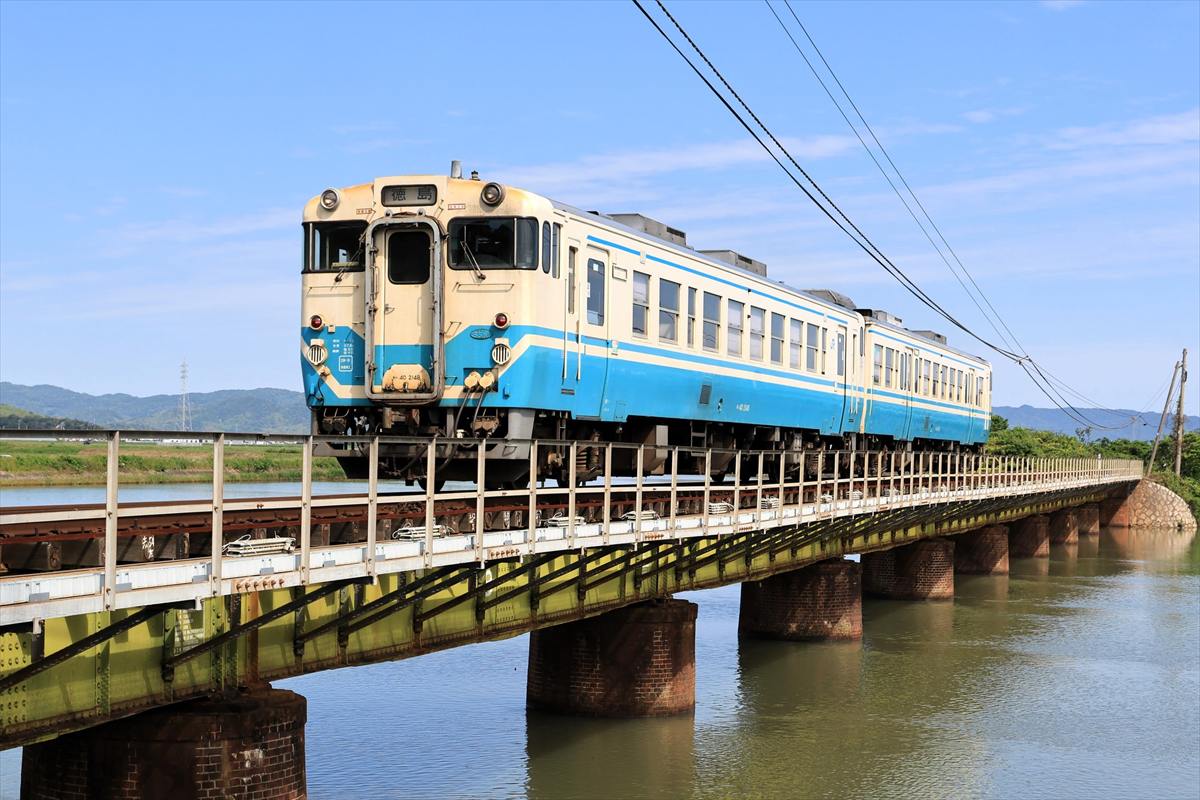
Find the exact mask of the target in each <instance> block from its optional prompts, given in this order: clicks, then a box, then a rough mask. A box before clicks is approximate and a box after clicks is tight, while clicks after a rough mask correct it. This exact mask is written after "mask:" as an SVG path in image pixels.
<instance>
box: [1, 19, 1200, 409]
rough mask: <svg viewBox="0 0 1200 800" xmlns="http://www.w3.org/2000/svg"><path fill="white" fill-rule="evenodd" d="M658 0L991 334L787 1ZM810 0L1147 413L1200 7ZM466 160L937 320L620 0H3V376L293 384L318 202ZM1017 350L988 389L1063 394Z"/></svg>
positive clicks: (995, 284)
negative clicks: (872, 153) (303, 239)
mask: <svg viewBox="0 0 1200 800" xmlns="http://www.w3.org/2000/svg"><path fill="white" fill-rule="evenodd" d="M669 5H670V7H671V9H672V11H673V12H674V13H675V14H676V15H677V17H678V18H679V19H680V21H681V22H682V23H683V24H684V25H685V26H687V27H688V29H689V31H690V32H691V33H692V34H693V35H694V36H695V37H696V39H697V41H698V42H699V43H700V44H701V46H702V47H704V48H705V50H706V51H707V52H708V53H709V55H710V56H711V57H712V58H713V60H714V62H715V63H716V64H717V65H718V66H720V67H721V69H722V70H723V71H724V72H725V74H726V76H727V77H728V78H729V79H730V81H731V82H732V83H733V84H734V86H735V87H736V88H738V89H739V90H740V91H741V92H742V94H743V96H744V97H745V98H746V99H747V100H748V101H749V102H750V103H751V104H752V105H753V106H754V108H755V110H756V111H758V112H759V114H760V115H761V116H762V117H763V119H764V120H765V121H767V123H768V124H769V125H770V126H771V127H772V128H773V129H774V130H775V131H776V132H777V133H778V134H779V135H781V137H783V138H784V139H785V140H786V141H787V142H788V143H789V147H790V148H791V149H792V152H793V154H794V155H796V156H797V158H798V160H800V161H801V163H802V164H803V165H804V166H805V167H806V169H808V170H809V171H810V173H811V174H813V176H814V177H816V178H817V180H819V181H820V182H821V183H822V185H823V186H824V187H825V188H826V189H827V190H828V191H829V192H830V193H831V195H832V196H833V197H834V198H835V199H836V200H837V201H838V202H839V204H841V205H842V207H843V208H844V209H845V210H846V211H847V212H848V213H849V214H850V215H851V216H852V217H853V218H854V219H855V221H856V222H857V223H858V224H859V225H860V226H861V227H862V228H863V229H864V230H865V231H866V232H867V233H868V234H869V235H870V236H871V237H872V238H873V239H874V240H875V241H876V242H877V243H878V244H879V245H880V246H881V247H882V249H883V250H884V251H885V252H887V253H888V254H889V255H890V256H891V258H892V259H893V260H894V261H896V262H897V263H898V264H900V265H901V266H903V267H904V268H905V269H906V271H908V272H909V273H910V274H911V275H913V276H914V277H915V278H916V279H917V280H918V281H919V282H920V283H921V284H922V286H924V287H925V288H926V289H927V291H929V292H930V294H932V295H933V296H934V297H935V298H937V299H938V300H939V301H940V302H941V303H942V304H943V305H945V306H947V307H948V308H950V309H951V310H953V311H954V312H955V313H957V314H959V315H960V316H961V317H962V318H964V319H965V320H967V321H968V322H969V323H970V324H971V325H972V326H974V327H977V328H978V329H979V330H981V331H984V332H989V333H990V331H989V329H988V328H987V326H986V323H984V322H983V320H982V318H981V317H980V315H979V314H978V312H976V311H975V308H974V306H972V304H971V302H970V301H969V299H968V298H967V296H966V295H965V294H964V293H963V291H962V290H961V289H960V288H959V286H958V285H957V284H956V283H955V282H954V280H953V278H952V277H951V275H950V273H949V272H948V271H947V270H946V268H945V266H944V265H942V263H941V261H940V260H938V258H937V255H936V254H935V252H934V251H933V249H932V248H931V247H930V246H929V245H928V243H926V242H925V240H924V238H923V237H922V235H921V233H920V231H919V230H918V229H917V228H916V226H915V225H914V224H913V222H912V220H911V219H910V218H909V217H908V216H907V214H906V212H905V211H904V209H903V207H902V206H901V205H900V203H899V201H898V200H897V199H896V198H895V196H894V195H892V194H891V190H890V189H888V187H887V185H886V184H885V183H884V182H883V179H882V177H880V176H879V174H878V173H877V172H876V171H875V168H874V166H873V165H872V164H871V163H870V161H869V160H868V158H867V156H866V154H865V153H864V152H863V151H862V150H861V149H860V147H859V145H858V143H857V142H856V141H855V140H854V139H853V138H852V135H851V133H850V131H849V129H848V128H847V127H846V126H845V123H844V122H843V121H842V119H841V118H840V117H839V116H838V113H837V110H836V109H835V108H834V107H833V105H832V104H831V103H830V101H829V100H828V98H827V97H825V95H824V93H823V92H822V90H821V88H820V87H819V86H818V85H817V83H816V82H815V80H814V79H813V78H812V76H811V75H810V74H809V72H808V70H807V68H806V67H805V66H804V64H803V63H802V62H801V61H800V59H799V56H798V55H797V54H796V52H795V50H794V49H793V48H792V45H791V43H790V42H788V41H787V39H786V38H784V35H783V33H782V32H781V31H780V30H779V28H778V25H777V23H776V22H775V20H774V18H773V17H772V16H771V15H770V13H769V11H768V9H767V8H766V7H765V6H764V5H763V4H762V3H758V2H746V3H690V2H678V1H677V2H672V3H670V4H669ZM793 5H794V6H795V8H796V10H797V12H798V13H799V14H800V16H801V18H802V19H803V20H804V22H805V24H806V25H807V26H808V27H809V30H810V31H811V32H812V34H813V36H814V38H815V39H816V41H817V43H818V44H819V45H820V46H821V48H822V50H823V51H824V53H825V55H826V57H827V58H828V59H829V60H830V62H831V63H832V64H833V66H834V67H835V69H837V71H838V74H839V77H840V78H841V79H842V81H843V83H844V84H845V85H846V87H847V88H848V89H849V91H850V92H851V94H852V96H853V97H854V99H855V101H856V102H857V103H858V105H859V107H860V108H861V109H862V110H863V112H864V113H865V114H866V116H867V119H868V120H869V121H870V122H871V123H872V125H873V126H874V127H875V129H876V131H877V132H878V133H879V134H880V137H881V139H882V140H883V141H884V143H885V145H886V146H887V147H888V149H889V150H890V152H891V154H892V156H893V158H894V159H895V160H896V162H897V163H898V164H899V165H900V167H901V169H902V170H903V171H904V173H905V176H906V177H907V178H908V180H909V182H910V183H911V184H912V185H913V187H914V188H915V189H916V191H917V193H918V195H919V196H920V197H921V199H922V201H923V202H924V203H925V205H926V207H927V208H928V209H929V210H930V212H931V214H932V215H933V218H934V219H935V221H936V222H937V223H938V225H939V227H941V229H942V231H943V232H944V233H945V234H946V236H947V238H948V239H949V241H950V243H951V244H952V245H953V246H954V248H955V249H956V251H957V252H958V254H959V256H960V257H961V258H962V259H963V261H964V262H965V263H966V264H967V266H968V267H969V268H970V269H971V270H972V272H973V274H974V275H975V277H976V278H977V280H978V281H979V283H980V284H981V285H982V286H983V288H984V289H985V291H986V292H987V293H988V296H989V297H990V298H991V300H992V302H993V303H994V304H995V306H996V307H997V308H998V309H999V310H1000V311H1001V313H1002V314H1003V315H1004V317H1005V319H1006V321H1008V323H1009V325H1010V326H1011V327H1012V329H1013V330H1014V331H1015V332H1016V334H1017V335H1018V336H1019V337H1020V339H1021V340H1022V342H1023V344H1024V345H1025V346H1026V347H1027V348H1028V349H1029V350H1030V351H1031V352H1033V353H1034V354H1035V356H1037V357H1038V358H1039V359H1040V360H1041V361H1042V363H1044V364H1045V365H1046V366H1047V367H1048V368H1049V369H1050V370H1051V371H1052V372H1054V373H1055V374H1056V375H1058V376H1060V377H1061V378H1063V379H1065V380H1066V381H1067V382H1068V383H1070V384H1071V385H1073V386H1075V387H1076V388H1078V389H1079V390H1081V391H1082V392H1083V393H1084V394H1086V395H1088V396H1090V397H1092V398H1094V399H1096V400H1097V401H1099V402H1101V403H1103V404H1105V405H1108V406H1119V407H1134V408H1143V407H1145V406H1146V404H1147V402H1148V401H1149V400H1150V399H1151V398H1152V396H1153V393H1154V392H1155V390H1156V389H1158V388H1159V387H1160V386H1161V385H1162V384H1163V383H1164V382H1165V381H1166V379H1167V377H1168V373H1169V370H1170V367H1171V364H1172V363H1173V362H1174V360H1175V359H1176V358H1178V351H1179V349H1180V348H1181V347H1183V346H1185V345H1186V346H1189V348H1190V349H1191V350H1192V352H1193V353H1194V354H1195V355H1194V357H1193V361H1192V363H1193V364H1194V365H1200V352H1198V351H1200V342H1198V338H1200V334H1198V322H1197V319H1198V317H1200V308H1198V307H1200V44H1198V43H1200V4H1197V3H1185V2H1178V3H1153V2H1140V3H1131V4H1125V3H1116V2H1082V3H1075V2H1046V3H1036V2H1029V3H1015V2H1008V3H995V4H993V3H982V2H973V3H963V4H952V3H948V2H938V3H912V4H908V3H863V4H853V3H837V4H824V3H811V4H810V3H794V4H793ZM779 10H780V12H781V14H783V15H784V16H785V17H786V9H785V8H783V7H782V6H780V7H779ZM452 158H460V159H463V161H464V162H465V167H466V169H468V170H469V169H478V170H480V172H481V173H482V174H483V175H484V176H485V177H487V178H491V179H496V180H500V181H502V182H506V183H511V184H515V185H520V186H523V187H525V188H529V189H531V190H534V191H540V192H542V193H545V194H548V195H550V196H552V197H554V198H556V199H559V200H563V201H565V202H569V203H572V204H574V205H578V206H581V207H584V208H595V209H600V210H605V211H612V212H625V211H640V212H642V213H646V214H648V215H650V216H653V217H656V218H659V219H661V220H663V221H665V222H667V223H669V224H672V225H674V226H676V227H680V228H683V229H684V230H686V231H687V233H688V237H689V242H690V243H691V244H693V246H697V247H702V248H725V247H730V248H733V249H736V250H738V251H740V252H743V253H745V254H747V255H750V256H753V257H755V258H758V259H760V260H762V261H765V262H767V264H768V265H769V269H770V273H771V275H772V276H773V277H775V278H778V279H781V280H786V281H787V282H788V283H790V284H792V285H796V286H801V287H823V286H829V287H834V288H837V289H840V290H842V291H844V292H845V293H847V294H849V295H850V296H851V297H852V298H854V300H855V301H857V303H859V304H860V305H863V306H871V307H881V308H886V309H889V310H891V311H893V312H895V313H897V314H899V315H900V316H901V317H903V318H904V320H905V323H906V324H907V325H909V326H910V327H933V328H935V329H939V330H944V329H945V328H946V327H947V326H946V325H945V324H942V323H940V322H939V321H938V320H937V319H935V318H934V316H933V314H932V312H929V311H927V310H925V309H924V308H923V307H921V306H919V305H918V304H917V303H916V301H914V300H912V299H911V298H910V297H909V296H908V295H907V294H906V293H905V292H904V291H903V290H902V289H901V288H900V287H899V286H898V285H897V284H895V283H894V282H893V281H892V279H891V278H889V277H888V276H887V275H885V274H884V273H883V271H882V270H881V269H880V268H879V267H878V266H876V265H874V264H873V263H872V262H869V261H868V260H867V259H866V258H865V256H863V255H862V254H861V252H860V251H857V249H856V248H855V247H854V246H853V245H852V244H851V243H850V242H849V241H848V240H846V239H844V238H843V237H842V235H841V234H840V233H839V232H837V231H836V230H835V229H834V228H833V227H832V225H830V224H829V223H828V222H827V221H826V220H824V219H823V218H821V217H819V216H818V212H817V211H816V210H815V209H814V208H813V207H812V206H810V205H809V204H808V203H807V201H806V200H805V199H804V198H803V197H802V196H801V195H800V194H799V193H798V192H797V191H796V190H795V188H794V187H792V186H791V184H789V183H787V182H786V179H785V178H783V176H782V175H781V174H780V173H778V172H777V170H776V168H775V166H774V165H773V164H772V163H770V162H769V161H767V160H766V157H765V156H764V155H763V154H762V153H761V152H760V151H758V150H757V149H756V145H754V144H753V142H752V141H750V140H749V139H748V138H747V137H746V136H745V134H744V132H743V131H742V130H741V129H740V128H739V127H738V126H737V124H736V123H735V122H734V121H733V119H732V118H731V117H729V116H728V113H727V112H726V111H725V110H724V109H723V108H722V107H720V106H719V105H718V104H717V103H716V101H715V100H714V99H713V98H712V97H711V96H710V95H709V94H708V93H707V90H706V89H705V88H704V87H703V86H702V85H701V84H700V83H699V82H698V81H697V80H696V79H695V77H694V76H693V75H691V73H690V72H688V71H686V67H684V66H683V64H682V63H681V62H679V61H678V57H677V56H676V55H675V54H674V53H673V52H671V51H670V50H668V49H667V47H666V45H665V44H664V43H663V42H662V41H661V40H660V39H659V38H658V34H657V33H655V32H654V31H653V30H652V29H651V28H650V27H649V26H648V25H647V23H646V22H645V20H644V19H643V18H642V17H641V15H640V14H639V13H638V12H637V10H636V9H635V8H634V7H633V6H632V5H631V4H626V3H621V2H611V3H591V4H586V3H574V4H553V3H511V4H510V3H486V4H484V3H480V4H450V3H445V4H436V5H435V4H419V3H411V4H399V3H397V4H385V3H371V4H363V5H355V4H351V3H342V4H337V5H325V4H317V3H295V4H292V3H275V4H267V3H262V4H234V3H211V4H194V5H193V4H186V3H170V4H166V3H164V4H150V3H138V4H109V3H99V2H92V3H84V4H75V5H65V4H55V3H46V2H41V3H36V4H35V3H18V2H5V3H2V4H0V378H3V379H4V380H11V381H17V382H21V383H53V384H58V385H61V386H66V387H68V388H72V389H77V390H82V391H89V392H111V391H128V392H131V393H134V394H153V393H159V392H174V391H176V390H177V389H178V365H179V362H180V361H182V360H184V359H187V361H188V362H189V364H190V365H191V385H192V389H193V391H204V390H210V389H218V388H250V387H256V386H280V387H287V388H294V389H299V388H300V372H299V365H298V361H299V356H298V348H297V344H296V342H297V327H298V316H299V313H298V306H299V247H300V234H299V227H298V221H299V214H300V209H301V206H302V205H303V203H304V202H305V200H306V199H307V198H308V197H310V196H312V195H314V194H317V193H319V192H320V190H321V189H323V188H324V187H326V186H329V185H334V186H337V185H347V184H352V183H359V182H362V181H365V180H369V179H371V178H373V177H374V176H376V175H381V174H403V173H409V172H416V173H420V172H436V173H441V172H444V171H445V170H446V169H447V167H448V165H449V162H450V160H451V159H452ZM947 332H948V333H949V331H947ZM951 340H952V341H953V342H954V343H955V344H957V345H958V346H960V347H962V348H964V349H968V350H972V351H975V352H981V347H979V346H976V345H974V344H973V343H972V342H970V341H969V340H967V339H965V338H964V336H963V335H952V336H951ZM982 354H983V355H988V354H987V353H982ZM989 357H991V356H989ZM992 360H993V361H998V360H999V359H998V357H992ZM997 373H998V377H997V388H996V396H995V402H996V403H997V404H1019V403H1025V402H1028V403H1031V404H1034V405H1048V401H1045V399H1044V398H1043V397H1042V396H1041V395H1040V394H1039V393H1038V392H1037V390H1036V389H1035V388H1033V386H1032V385H1031V384H1030V383H1029V382H1028V380H1027V379H1025V378H1024V377H1023V376H1022V375H1021V374H1020V373H1019V372H1017V371H1016V370H1015V368H1013V367H1010V366H1006V365H1004V364H1000V363H997ZM1193 375H1200V368H1194V369H1193ZM1192 385H1193V386H1194V387H1196V390H1195V391H1192V392H1191V399H1190V401H1189V403H1188V406H1189V409H1191V411H1192V413H1196V409H1197V408H1200V383H1197V382H1196V381H1193V383H1192ZM1160 402H1161V401H1160Z"/></svg>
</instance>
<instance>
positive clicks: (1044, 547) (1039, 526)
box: [1008, 514, 1050, 558]
mask: <svg viewBox="0 0 1200 800" xmlns="http://www.w3.org/2000/svg"><path fill="white" fill-rule="evenodd" d="M1008 554H1009V556H1010V557H1012V558H1049V557H1050V520H1049V518H1048V517H1046V516H1045V515H1044V514H1035V515H1033V516H1032V517H1026V518H1025V519H1022V520H1018V521H1017V522H1016V523H1014V524H1013V526H1012V527H1011V528H1010V529H1009V533H1008Z"/></svg>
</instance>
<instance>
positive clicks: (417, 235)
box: [387, 230, 432, 285]
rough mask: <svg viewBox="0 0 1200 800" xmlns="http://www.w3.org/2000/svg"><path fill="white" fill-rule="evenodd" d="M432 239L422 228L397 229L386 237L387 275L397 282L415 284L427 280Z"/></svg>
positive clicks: (390, 279) (393, 281)
mask: <svg viewBox="0 0 1200 800" xmlns="http://www.w3.org/2000/svg"><path fill="white" fill-rule="evenodd" d="M431 244H432V240H431V239H430V238H429V234H428V233H427V232H425V231H424V230H409V231H406V230H399V231H396V232H395V233H393V234H392V235H391V236H389V237H388V242H387V275H388V280H389V281H391V282H392V283H397V284H408V285H416V284H422V283H425V282H426V281H427V280H429V265H430V261H431V258H430V256H431V255H432V250H431V247H430V245H431Z"/></svg>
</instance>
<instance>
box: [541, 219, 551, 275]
mask: <svg viewBox="0 0 1200 800" xmlns="http://www.w3.org/2000/svg"><path fill="white" fill-rule="evenodd" d="M542 272H544V273H546V274H547V275H549V274H550V223H549V222H543V223H542Z"/></svg>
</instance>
